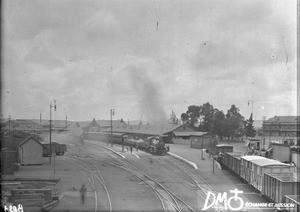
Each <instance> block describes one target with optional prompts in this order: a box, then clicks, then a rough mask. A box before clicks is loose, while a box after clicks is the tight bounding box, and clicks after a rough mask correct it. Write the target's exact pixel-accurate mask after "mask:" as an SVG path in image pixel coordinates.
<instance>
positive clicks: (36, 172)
mask: <svg viewBox="0 0 300 212" xmlns="http://www.w3.org/2000/svg"><path fill="white" fill-rule="evenodd" d="M80 134H81V132H79V131H78V129H77V130H76V129H74V130H72V131H67V132H60V133H54V134H53V137H54V139H59V140H60V141H62V143H65V144H67V146H68V151H67V152H66V153H65V155H62V156H57V157H55V163H54V160H52V163H51V165H50V164H49V158H47V157H44V158H43V160H44V163H43V165H41V166H21V167H20V170H19V171H18V172H17V173H15V176H14V177H19V178H21V177H23V178H29V177H35V178H39V177H40V178H48V179H56V180H57V181H51V182H50V181H45V182H41V181H39V180H37V181H30V180H28V181H26V182H18V183H17V182H14V183H7V184H4V185H3V188H4V189H6V190H7V191H8V190H11V189H15V188H39V189H40V188H45V189H46V188H47V189H51V190H52V191H53V194H54V195H55V196H57V199H59V201H56V203H55V204H53V205H50V206H49V207H48V208H44V210H48V211H166V212H167V211H178V212H181V211H182V212H184V211H201V210H205V211H234V210H236V209H237V208H238V209H239V210H238V211H253V209H255V211H274V208H272V209H271V208H268V209H267V208H266V209H262V208H247V207H245V205H243V207H242V208H240V206H241V202H240V201H238V199H237V200H234V199H232V198H231V201H230V203H229V204H228V201H227V202H226V201H214V198H212V197H213V196H214V195H215V197H217V196H218V194H225V193H226V195H227V200H229V199H230V197H233V195H234V194H233V193H230V191H232V190H234V189H237V190H239V191H242V192H243V193H241V194H239V197H240V198H242V201H243V202H244V203H255V204H265V203H267V201H266V200H265V199H264V198H262V197H261V196H260V195H259V194H257V193H256V192H255V191H254V190H253V189H252V188H251V187H249V186H247V184H246V183H245V182H243V181H241V179H239V178H238V177H236V176H234V175H233V174H231V173H230V172H229V171H228V170H222V169H220V165H219V164H217V163H215V164H213V162H212V159H211V158H210V157H209V155H207V154H206V153H204V154H203V159H202V155H201V150H198V149H191V148H188V147H183V146H181V145H172V144H170V153H171V154H175V155H178V156H181V157H182V158H185V159H187V160H189V161H190V162H193V163H194V165H195V166H194V167H193V166H191V165H190V164H188V163H187V161H182V160H179V159H178V158H175V157H173V156H171V155H169V154H167V155H163V156H158V155H153V154H150V153H147V152H144V151H141V150H138V149H133V150H132V152H131V151H130V149H129V148H127V147H125V151H122V146H121V145H116V144H114V145H111V144H108V143H107V142H103V141H91V140H81V139H80ZM212 165H214V167H213V166H212ZM195 167H196V168H197V169H195ZM83 184H84V185H85V186H86V188H87V192H86V198H85V202H84V204H82V202H81V200H80V192H79V190H80V188H81V186H82V185H83ZM207 196H210V199H209V200H207ZM24 209H25V210H24V211H40V210H41V207H36V206H35V205H31V206H30V205H29V206H24Z"/></svg>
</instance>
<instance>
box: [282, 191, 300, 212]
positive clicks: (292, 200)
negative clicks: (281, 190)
mask: <svg viewBox="0 0 300 212" xmlns="http://www.w3.org/2000/svg"><path fill="white" fill-rule="evenodd" d="M298 194H299V193H298ZM285 203H288V204H294V207H289V208H286V211H288V212H298V211H300V195H286V196H285Z"/></svg>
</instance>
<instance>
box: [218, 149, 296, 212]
mask: <svg viewBox="0 0 300 212" xmlns="http://www.w3.org/2000/svg"><path fill="white" fill-rule="evenodd" d="M219 162H220V163H221V165H222V166H223V167H225V168H227V169H228V170H230V171H231V172H232V173H234V174H235V175H236V176H238V177H240V178H241V179H242V180H244V181H245V182H247V183H248V184H249V185H250V186H252V187H253V188H254V189H255V190H256V191H258V193H260V194H261V195H262V196H264V197H265V198H266V199H268V200H270V201H272V202H274V203H286V202H289V203H290V202H291V201H292V200H291V198H290V197H291V196H293V197H296V198H294V201H292V202H293V203H294V204H295V208H290V209H289V211H299V210H300V207H299V197H300V196H297V194H298V195H299V194H300V186H299V183H300V181H299V179H298V178H297V173H296V172H295V166H292V165H290V164H285V163H282V162H279V161H277V160H273V159H269V158H265V157H261V156H257V155H245V156H244V155H243V154H242V153H240V152H224V153H223V157H222V159H221V160H220V161H219ZM298 177H299V176H298Z"/></svg>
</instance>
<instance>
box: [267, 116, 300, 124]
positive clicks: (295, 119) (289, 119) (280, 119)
mask: <svg viewBox="0 0 300 212" xmlns="http://www.w3.org/2000/svg"><path fill="white" fill-rule="evenodd" d="M271 123H294V124H296V123H298V124H300V116H275V117H273V118H270V119H268V120H266V121H264V123H263V124H271Z"/></svg>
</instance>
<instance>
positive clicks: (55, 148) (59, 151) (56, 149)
mask: <svg viewBox="0 0 300 212" xmlns="http://www.w3.org/2000/svg"><path fill="white" fill-rule="evenodd" d="M66 151H67V145H66V144H59V143H56V142H52V143H51V152H50V144H48V143H47V144H43V157H48V156H49V155H54V154H56V155H64V154H65V152H66Z"/></svg>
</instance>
